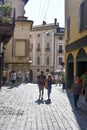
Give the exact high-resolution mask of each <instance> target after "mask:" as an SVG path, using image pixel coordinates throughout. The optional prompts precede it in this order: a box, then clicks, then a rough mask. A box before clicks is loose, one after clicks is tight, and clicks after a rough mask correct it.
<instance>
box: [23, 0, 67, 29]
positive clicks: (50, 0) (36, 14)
mask: <svg viewBox="0 0 87 130" xmlns="http://www.w3.org/2000/svg"><path fill="white" fill-rule="evenodd" d="M64 10H65V9H64V0H29V2H28V3H27V4H26V6H25V11H26V14H25V16H27V17H28V19H29V20H33V21H34V25H40V24H42V22H43V20H44V21H46V23H53V22H54V18H57V22H58V23H59V25H60V27H64V26H65V23H64V14H65V13H64Z"/></svg>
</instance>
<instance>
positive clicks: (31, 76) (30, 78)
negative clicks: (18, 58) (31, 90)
mask: <svg viewBox="0 0 87 130" xmlns="http://www.w3.org/2000/svg"><path fill="white" fill-rule="evenodd" d="M31 64H32V59H31V57H30V60H29V65H31ZM32 80H33V72H32V70H31V69H30V71H29V82H30V83H32Z"/></svg>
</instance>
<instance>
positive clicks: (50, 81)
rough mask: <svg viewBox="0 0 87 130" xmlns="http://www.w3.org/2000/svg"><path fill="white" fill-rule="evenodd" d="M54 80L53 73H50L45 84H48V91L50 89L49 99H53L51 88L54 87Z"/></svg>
mask: <svg viewBox="0 0 87 130" xmlns="http://www.w3.org/2000/svg"><path fill="white" fill-rule="evenodd" d="M52 82H53V77H52V75H51V74H48V76H47V78H46V81H45V84H46V87H47V91H48V99H47V101H49V102H50V101H51V99H50V94H51V89H52Z"/></svg>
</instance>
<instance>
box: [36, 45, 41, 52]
mask: <svg viewBox="0 0 87 130" xmlns="http://www.w3.org/2000/svg"><path fill="white" fill-rule="evenodd" d="M36 51H41V48H40V43H38V44H37V49H36Z"/></svg>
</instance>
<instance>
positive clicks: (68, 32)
mask: <svg viewBox="0 0 87 130" xmlns="http://www.w3.org/2000/svg"><path fill="white" fill-rule="evenodd" d="M69 39H70V17H68V18H67V40H69Z"/></svg>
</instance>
